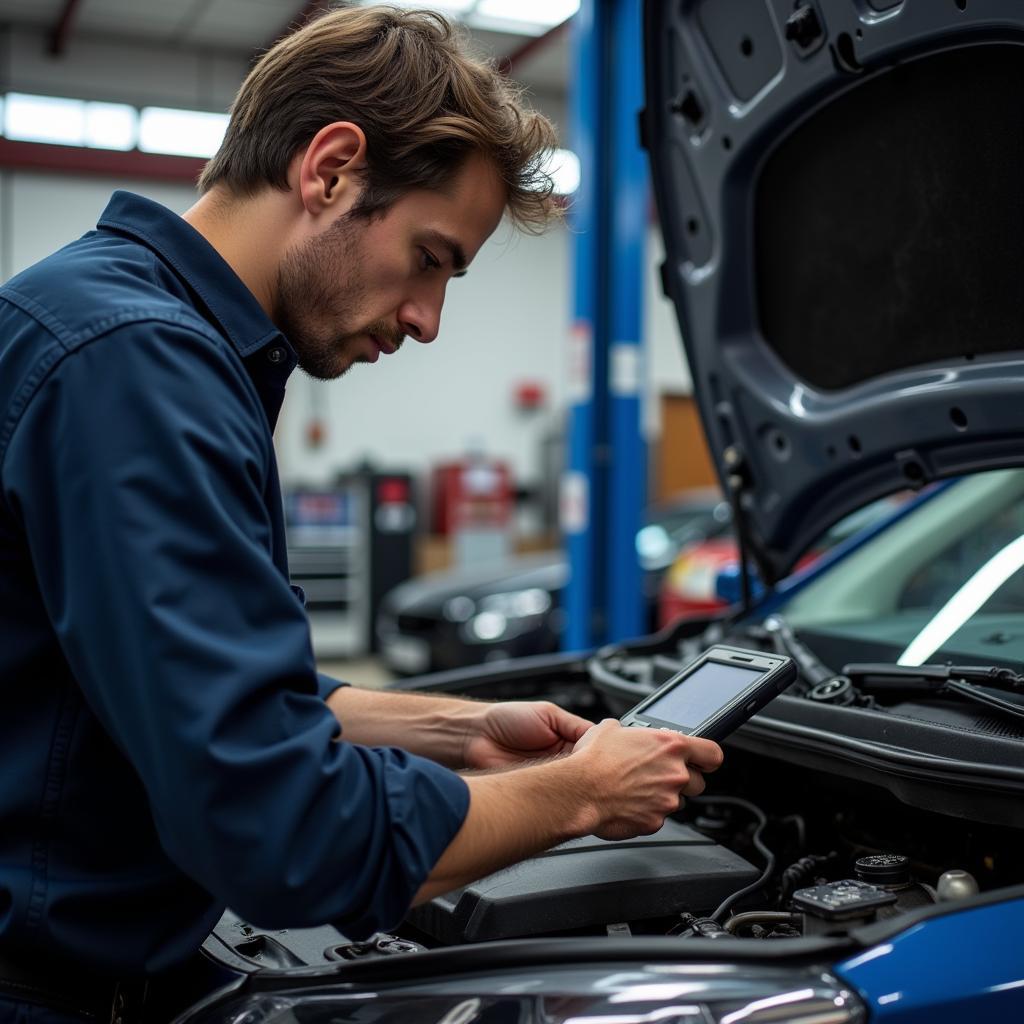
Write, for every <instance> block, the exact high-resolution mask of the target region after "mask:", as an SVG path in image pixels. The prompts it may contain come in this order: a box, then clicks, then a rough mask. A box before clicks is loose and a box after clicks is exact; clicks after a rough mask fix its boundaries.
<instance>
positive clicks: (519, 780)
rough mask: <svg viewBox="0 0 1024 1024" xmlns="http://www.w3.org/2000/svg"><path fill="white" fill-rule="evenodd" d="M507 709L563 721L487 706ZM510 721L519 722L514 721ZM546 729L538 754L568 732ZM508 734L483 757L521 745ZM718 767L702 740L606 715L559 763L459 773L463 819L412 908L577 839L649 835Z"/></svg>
mask: <svg viewBox="0 0 1024 1024" xmlns="http://www.w3.org/2000/svg"><path fill="white" fill-rule="evenodd" d="M513 706H514V707H518V708H524V709H526V708H530V707H533V708H541V709H545V708H546V709H548V710H547V712H545V711H541V712H540V719H541V721H543V718H544V714H545V713H549V714H550V713H557V714H559V715H562V716H564V715H565V712H558V709H557V708H554V707H553V706H552V705H543V704H541V705H530V704H525V705H524V704H518V705H491V708H493V709H498V708H501V707H513ZM500 718H501V714H499V720H500ZM566 718H568V719H575V716H572V715H569V716H566ZM512 721H514V722H519V718H518V715H516V716H513V719H512ZM575 722H576V723H577V725H576V728H577V729H580V728H581V727H583V726H586V725H588V724H589V723H587V722H585V721H583V720H582V719H575ZM520 724H521V723H520ZM525 728H526V734H525V735H536V736H537V737H538V742H540V741H542V740H543V739H544V730H543V728H542V727H541V728H539V729H538V726H537V725H536V724H534V725H533V726H525ZM548 728H549V729H550V730H551V731H550V733H548V744H547V746H546V747H544V748H541V749H547V750H549V751H550V750H553V749H554V748H555V747H556V743H560V744H561V747H562V749H563V750H564V749H565V746H564V743H565V741H564V739H563V740H562V741H555V740H553V739H551V736H552V735H554V734H555V733H556V732H557V734H558V735H562V734H563V732H564V731H565V729H566V728H568V730H569V731H570V732H571V731H572V730H571V727H566V726H563V725H562V724H559V725H557V726H551V725H549V726H548ZM535 729H537V730H538V731H537V732H536V733H534V732H533V730H535ZM513 735H514V736H515V738H512V737H506V738H505V740H504V741H503V743H502V744H495V743H494V741H493V740H490V741H489V743H490V746H481V747H480V749H482V750H488V749H489V750H490V751H491V754H490V756H498V757H508V756H509V754H508V751H509V749H510V747H509V746H508V745H507V744H521V743H523V739H522V738H521V737H519V736H518V734H515V733H513ZM478 746H479V744H478ZM495 750H497V751H498V753H497V754H495ZM519 753H520V754H521V753H522V751H521V750H520V751H519ZM721 763H722V750H721V748H720V747H719V746H718V744H717V743H712V742H711V740H704V739H697V738H695V737H692V736H681V735H680V734H679V733H674V732H663V731H661V730H660V729H629V728H623V727H622V726H621V725H619V723H618V722H617V721H615V720H614V719H606V720H605V721H603V722H602V723H601V724H600V725H595V726H593V727H591V728H589V729H587V730H586V731H585V733H584V734H583V735H582V736H581V738H580V739H579V741H578V742H577V743H576V745H575V747H574V748H573V750H572V753H570V754H569V755H568V756H567V757H559V758H556V759H555V760H553V761H548V762H543V761H542V762H539V763H537V762H533V763H531V762H529V761H527V762H526V763H524V764H523V765H521V766H519V767H513V768H511V769H509V770H508V771H505V772H500V773H496V774H493V775H468V776H467V777H466V783H467V785H468V786H469V792H470V802H469V814H468V815H467V816H466V820H465V822H464V823H463V825H462V828H461V829H460V830H459V832H458V833H457V834H456V836H455V838H454V839H453V840H452V841H451V843H450V844H449V846H448V848H447V849H446V850H445V852H444V853H443V854H442V855H441V859H440V860H439V861H438V862H437V864H436V865H435V866H434V869H433V870H432V871H431V872H430V875H429V877H428V878H427V880H426V882H425V883H424V884H423V886H422V888H421V889H420V891H419V893H417V896H416V902H417V903H422V902H423V901H424V900H428V899H431V898H432V897H434V896H436V895H438V894H439V893H442V892H448V891H450V890H451V889H455V888H457V887H459V886H460V885H466V884H467V883H468V882H471V881H473V880H474V879H477V878H481V877H483V876H484V875H487V874H490V873H491V872H492V871H497V870H498V869H499V868H502V867H505V866H506V865H508V864H513V863H515V862H516V861H519V860H522V859H523V858H524V857H529V856H532V855H533V854H535V853H538V852H540V851H541V850H546V849H548V848H549V847H552V846H554V845H556V844H557V843H561V842H564V841H565V840H566V839H572V838H575V837H576V836H583V835H590V834H593V835H598V836H600V837H601V838H603V839H629V838H631V837H633V836H640V835H649V834H650V833H652V832H657V830H658V829H659V828H661V826H662V825H663V824H664V822H665V818H666V817H667V816H668V815H670V814H671V813H672V812H673V811H675V810H677V809H678V807H679V803H680V798H681V795H687V796H696V795H697V794H698V793H700V792H701V791H702V790H703V789H704V776H703V773H704V772H708V771H714V769H715V768H717V767H718V766H719V765H720V764H721Z"/></svg>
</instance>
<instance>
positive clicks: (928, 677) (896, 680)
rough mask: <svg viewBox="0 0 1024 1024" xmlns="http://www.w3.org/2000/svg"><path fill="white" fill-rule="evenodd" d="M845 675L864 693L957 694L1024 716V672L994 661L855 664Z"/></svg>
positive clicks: (988, 706) (941, 695)
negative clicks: (972, 662) (977, 663)
mask: <svg viewBox="0 0 1024 1024" xmlns="http://www.w3.org/2000/svg"><path fill="white" fill-rule="evenodd" d="M842 674H843V676H845V677H846V678H847V679H849V680H850V682H851V683H853V685H854V686H856V688H857V689H858V690H860V691H861V693H864V694H870V695H872V696H882V695H886V696H889V697H894V696H908V697H912V698H913V697H921V696H923V695H928V696H934V697H947V696H954V695H955V696H957V697H961V698H963V699H964V700H969V701H973V702H974V703H975V704H981V705H982V706H984V707H986V708H989V709H990V710H993V711H1001V712H1003V714H1007V715H1011V716H1012V717H1014V718H1021V719H1024V675H1021V674H1019V673H1017V672H1014V671H1013V670H1012V669H1009V668H998V667H996V666H991V665H891V664H884V663H880V664H869V663H866V664H853V665H846V666H844V668H843V673H842Z"/></svg>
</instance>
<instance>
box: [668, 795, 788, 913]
mask: <svg viewBox="0 0 1024 1024" xmlns="http://www.w3.org/2000/svg"><path fill="white" fill-rule="evenodd" d="M687 802H688V803H689V804H697V805H698V806H702V807H713V806H714V805H715V804H725V805H727V806H732V807H742V808H743V810H745V811H748V812H749V813H750V814H752V815H753V816H754V818H755V820H756V821H757V828H756V829H755V830H754V834H753V836H751V842H752V843H753V844H754V846H755V847H756V849H757V851H758V853H760V854H761V856H762V857H764V859H765V866H764V871H763V872H762V873H761V877H760V878H759V879H758V880H757V881H756V882H752V883H751V884H750V885H748V886H745V887H744V888H742V889H740V890H739V891H738V892H734V893H733V894H732V895H731V896H728V897H726V899H725V900H723V901H722V903H721V904H720V905H719V907H718V909H717V910H716V911H715V912H714V913H712V914H709V915H708V917H710V918H711V920H712V921H718V918H719V917H720V916H721V915H722V914H724V913H725V912H726V911H727V910H728V909H729V908H730V907H731V906H732V905H733V904H734V903H735V902H736V901H737V900H738V899H742V898H743V897H744V896H746V895H747V894H748V893H752V892H754V891H755V890H757V889H760V888H761V887H762V886H763V885H764V884H765V882H767V881H768V879H769V878H771V874H772V872H773V871H774V870H775V854H774V853H772V851H771V850H769V849H768V847H767V846H765V845H764V843H763V842H761V834H762V833H763V832H764V830H765V828H767V826H768V818H767V817H766V816H765V813H764V811H762V810H761V808H760V807H758V806H757V805H756V804H752V803H751V802H750V801H749V800H744V799H743V798H742V797H738V796H708V797H695V798H693V799H691V800H689V801H687ZM719 923H721V922H719Z"/></svg>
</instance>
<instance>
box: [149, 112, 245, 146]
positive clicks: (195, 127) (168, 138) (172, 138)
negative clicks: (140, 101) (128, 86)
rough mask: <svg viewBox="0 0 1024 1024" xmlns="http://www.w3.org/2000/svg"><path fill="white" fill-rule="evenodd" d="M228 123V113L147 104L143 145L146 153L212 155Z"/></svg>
mask: <svg viewBox="0 0 1024 1024" xmlns="http://www.w3.org/2000/svg"><path fill="white" fill-rule="evenodd" d="M227 127H228V115H227V114H208V113H206V112H204V111H201V110H173V109H171V108H170V107H143V109H142V113H141V114H140V115H139V149H141V150H142V152H143V153H168V154H172V155H174V156H198V157H210V156H213V154H214V153H216V152H217V150H218V149H219V148H220V144H221V141H222V140H223V138H224V132H225V131H227Z"/></svg>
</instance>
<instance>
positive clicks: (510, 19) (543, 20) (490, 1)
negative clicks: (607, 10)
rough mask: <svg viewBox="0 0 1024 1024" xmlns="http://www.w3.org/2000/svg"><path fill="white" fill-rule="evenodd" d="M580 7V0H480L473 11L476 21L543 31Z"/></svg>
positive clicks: (568, 16) (521, 29) (522, 29)
mask: <svg viewBox="0 0 1024 1024" xmlns="http://www.w3.org/2000/svg"><path fill="white" fill-rule="evenodd" d="M579 9H580V0H480V3H478V4H477V6H476V9H475V10H474V11H473V15H474V21H477V22H481V21H483V20H484V19H487V20H493V21H496V22H504V23H506V24H507V25H508V26H509V27H512V28H513V31H515V28H514V26H515V25H517V24H518V25H519V29H518V30H519V31H528V30H529V27H532V26H536V27H538V28H540V29H541V30H542V31H543V30H544V29H548V28H554V26H555V25H561V24H562V22H563V21H565V20H566V19H567V18H571V17H572V16H573V15H574V14H575V13H576V12H577V11H578V10H579Z"/></svg>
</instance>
